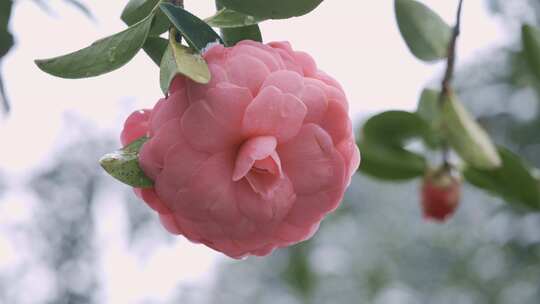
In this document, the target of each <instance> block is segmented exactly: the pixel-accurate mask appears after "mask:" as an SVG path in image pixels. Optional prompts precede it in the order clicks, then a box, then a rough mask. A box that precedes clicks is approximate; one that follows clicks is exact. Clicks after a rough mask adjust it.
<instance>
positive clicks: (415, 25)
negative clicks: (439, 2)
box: [395, 0, 452, 61]
mask: <svg viewBox="0 0 540 304" xmlns="http://www.w3.org/2000/svg"><path fill="white" fill-rule="evenodd" d="M395 12H396V19H397V23H398V26H399V30H400V32H401V36H403V39H404V40H405V43H406V44H407V46H408V47H409V50H410V51H411V52H412V53H413V55H414V56H416V57H417V58H418V59H420V60H423V61H435V60H439V59H443V58H446V56H447V53H448V44H449V42H450V38H451V36H452V29H451V27H450V26H449V25H448V24H446V23H445V22H444V20H442V19H441V17H440V16H439V15H437V14H436V13H435V12H434V11H432V10H431V9H430V8H429V7H427V6H426V5H424V4H422V3H420V2H418V1H415V0H395Z"/></svg>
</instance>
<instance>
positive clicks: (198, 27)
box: [159, 3, 223, 52]
mask: <svg viewBox="0 0 540 304" xmlns="http://www.w3.org/2000/svg"><path fill="white" fill-rule="evenodd" d="M159 7H160V8H161V10H162V11H163V12H164V13H165V15H166V16H167V17H168V18H169V20H170V21H171V22H172V24H173V25H174V26H175V27H176V29H177V30H178V31H179V32H180V33H181V34H182V37H184V38H185V39H186V41H187V42H188V44H189V45H190V46H191V47H192V48H194V49H195V50H197V51H198V52H202V50H204V48H206V47H207V46H208V45H209V44H210V43H216V42H218V43H221V44H223V41H222V40H221V37H219V35H218V34H217V33H216V32H215V31H214V30H213V29H212V28H211V27H210V26H209V25H208V24H206V22H204V21H202V20H201V19H199V18H197V17H196V16H194V15H192V14H191V13H189V12H188V11H186V10H184V9H183V8H181V7H179V6H175V5H172V4H170V3H161V4H160V5H159Z"/></svg>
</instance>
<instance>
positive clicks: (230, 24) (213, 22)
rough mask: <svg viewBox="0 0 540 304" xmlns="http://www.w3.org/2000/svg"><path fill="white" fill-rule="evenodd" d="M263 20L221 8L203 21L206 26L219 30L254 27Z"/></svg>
mask: <svg viewBox="0 0 540 304" xmlns="http://www.w3.org/2000/svg"><path fill="white" fill-rule="evenodd" d="M264 20H265V19H262V18H256V17H253V16H250V15H246V14H243V13H239V12H237V11H234V10H232V9H228V8H223V9H221V10H219V11H218V12H217V13H216V14H215V15H214V16H212V17H208V18H206V19H204V21H206V23H208V25H210V26H212V27H219V28H235V27H243V26H250V25H255V24H257V23H259V22H262V21H264Z"/></svg>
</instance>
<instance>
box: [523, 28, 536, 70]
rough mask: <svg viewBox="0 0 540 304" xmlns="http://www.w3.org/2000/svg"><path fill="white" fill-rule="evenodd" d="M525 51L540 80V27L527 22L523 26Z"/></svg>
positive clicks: (531, 67) (532, 68) (529, 64)
mask: <svg viewBox="0 0 540 304" xmlns="http://www.w3.org/2000/svg"><path fill="white" fill-rule="evenodd" d="M521 37H522V43H523V51H524V53H525V58H526V60H527V63H528V66H529V67H530V69H531V71H532V73H533V74H534V76H535V77H536V78H537V79H538V80H540V29H539V28H537V27H535V26H532V25H528V24H525V25H523V27H522V28H521Z"/></svg>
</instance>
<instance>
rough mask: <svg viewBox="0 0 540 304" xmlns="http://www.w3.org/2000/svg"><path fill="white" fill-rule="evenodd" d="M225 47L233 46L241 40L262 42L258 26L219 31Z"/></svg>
mask: <svg viewBox="0 0 540 304" xmlns="http://www.w3.org/2000/svg"><path fill="white" fill-rule="evenodd" d="M221 35H222V36H223V40H224V41H225V45H226V46H234V45H235V44H237V43H238V42H240V41H242V40H253V41H258V42H262V34H261V30H260V29H259V26H258V25H250V26H244V27H236V28H224V29H221Z"/></svg>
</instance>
